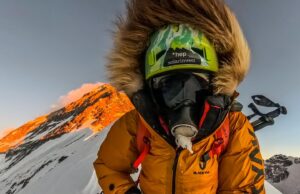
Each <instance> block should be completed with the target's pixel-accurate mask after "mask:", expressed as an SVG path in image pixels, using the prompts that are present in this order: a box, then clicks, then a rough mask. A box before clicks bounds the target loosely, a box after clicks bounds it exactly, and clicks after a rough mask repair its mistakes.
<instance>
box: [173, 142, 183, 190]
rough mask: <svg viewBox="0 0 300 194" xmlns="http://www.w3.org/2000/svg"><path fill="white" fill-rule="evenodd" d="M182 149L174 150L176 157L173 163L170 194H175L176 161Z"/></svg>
mask: <svg viewBox="0 0 300 194" xmlns="http://www.w3.org/2000/svg"><path fill="white" fill-rule="evenodd" d="M181 151H182V149H181V148H178V149H177V150H176V155H175V159H174V163H173V177H172V194H175V188H176V171H177V165H178V159H179V155H180V153H181Z"/></svg>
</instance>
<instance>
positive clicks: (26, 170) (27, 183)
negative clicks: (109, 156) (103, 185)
mask: <svg viewBox="0 0 300 194" xmlns="http://www.w3.org/2000/svg"><path fill="white" fill-rule="evenodd" d="M109 128H110V127H107V128H105V129H104V130H103V131H102V132H101V133H98V134H95V135H93V136H91V133H92V132H91V130H89V129H84V130H81V131H77V132H72V133H68V134H65V135H63V136H61V137H60V138H57V139H54V140H51V141H48V142H46V143H45V144H43V145H41V146H40V147H39V148H38V149H36V150H34V151H33V152H31V153H30V154H29V155H28V156H26V157H25V158H24V159H23V160H21V161H20V162H18V163H17V164H16V165H14V166H13V167H12V168H10V169H8V170H6V171H3V169H5V168H6V167H7V165H8V164H7V163H6V162H5V158H4V155H3V154H2V155H0V173H1V174H0V194H14V193H18V194H97V193H100V192H101V189H100V187H99V185H98V181H97V177H96V175H95V173H94V168H93V161H94V160H95V159H96V157H97V152H98V149H99V146H100V144H101V142H102V141H103V140H104V138H105V137H106V134H107V131H108V130H109ZM88 137H89V138H88ZM86 138H88V139H86ZM1 170H2V172H1Z"/></svg>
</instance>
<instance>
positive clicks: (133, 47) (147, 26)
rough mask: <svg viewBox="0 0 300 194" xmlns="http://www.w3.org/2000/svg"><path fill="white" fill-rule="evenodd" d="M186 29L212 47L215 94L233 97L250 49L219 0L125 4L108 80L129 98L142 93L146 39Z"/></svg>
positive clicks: (137, 0) (147, 0) (134, 1)
mask: <svg viewBox="0 0 300 194" xmlns="http://www.w3.org/2000/svg"><path fill="white" fill-rule="evenodd" d="M180 23H182V24H189V25H191V26H192V27H194V28H196V29H199V30H201V31H202V32H203V33H204V34H205V35H206V37H207V38H208V39H209V40H210V41H211V43H212V44H213V45H214V47H215V49H216V52H217V55H218V60H219V71H218V72H217V73H216V76H215V78H214V79H213V86H214V94H225V95H230V96H232V95H233V94H234V91H235V90H236V88H237V86H238V85H239V83H240V82H241V81H242V80H243V79H244V77H245V75H246V74H247V72H248V69H249V65H250V50H249V48H248V44H247V41H246V40H245V38H244V35H243V33H242V30H241V28H240V26H239V23H238V21H237V19H236V17H235V15H234V13H233V12H232V11H231V10H230V9H229V8H228V6H227V5H225V3H224V1H223V0H130V1H128V2H127V17H126V18H125V19H124V18H122V17H119V18H118V21H117V31H116V32H115V34H114V47H113V49H112V51H111V52H110V54H109V55H108V64H107V65H106V67H107V70H108V78H109V80H110V81H111V83H112V85H114V86H115V87H116V88H117V89H118V90H121V91H124V92H125V93H126V94H127V95H128V96H129V97H131V96H132V95H133V94H134V93H135V92H136V91H138V90H140V89H142V88H143V84H144V75H143V72H142V71H143V70H142V69H143V65H144V53H145V50H146V49H147V43H148V41H149V38H150V36H151V34H152V33H153V32H154V31H156V30H158V29H160V28H161V27H163V26H165V25H167V24H180Z"/></svg>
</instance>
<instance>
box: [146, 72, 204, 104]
mask: <svg viewBox="0 0 300 194" xmlns="http://www.w3.org/2000/svg"><path fill="white" fill-rule="evenodd" d="M150 88H151V89H152V94H153V96H154V98H155V100H156V101H157V103H158V104H159V106H162V108H168V109H173V110H176V109H178V108H180V107H181V106H183V105H193V104H197V103H198V102H199V100H201V99H203V97H204V96H207V95H208V93H209V81H208V80H206V79H204V78H201V77H199V76H198V75H195V74H193V73H190V72H188V73H173V74H168V75H162V76H158V77H155V78H153V79H151V83H150Z"/></svg>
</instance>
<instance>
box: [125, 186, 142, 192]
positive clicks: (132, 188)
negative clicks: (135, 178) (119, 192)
mask: <svg viewBox="0 0 300 194" xmlns="http://www.w3.org/2000/svg"><path fill="white" fill-rule="evenodd" d="M125 194H142V193H141V191H140V190H139V189H138V188H137V187H136V186H133V187H131V188H130V189H129V190H128V191H126V193H125Z"/></svg>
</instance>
